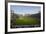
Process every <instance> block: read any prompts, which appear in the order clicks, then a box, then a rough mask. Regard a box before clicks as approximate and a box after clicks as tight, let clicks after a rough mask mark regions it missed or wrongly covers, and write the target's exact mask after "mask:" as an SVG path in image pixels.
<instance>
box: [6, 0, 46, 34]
mask: <svg viewBox="0 0 46 34" xmlns="http://www.w3.org/2000/svg"><path fill="white" fill-rule="evenodd" d="M8 2H13V3H15V2H16V3H32V4H43V30H36V31H21V32H7V31H8V29H7V24H8V21H7V18H8V16H7V15H8V10H7V8H8ZM44 30H45V3H44V2H27V1H8V0H5V34H9V33H25V32H43V31H44Z"/></svg>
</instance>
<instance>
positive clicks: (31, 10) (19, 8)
mask: <svg viewBox="0 0 46 34" xmlns="http://www.w3.org/2000/svg"><path fill="white" fill-rule="evenodd" d="M10 9H11V10H13V11H14V13H16V14H36V13H38V12H39V11H40V10H41V7H40V6H23V5H11V6H10Z"/></svg>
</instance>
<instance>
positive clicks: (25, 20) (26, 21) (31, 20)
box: [16, 17, 40, 25]
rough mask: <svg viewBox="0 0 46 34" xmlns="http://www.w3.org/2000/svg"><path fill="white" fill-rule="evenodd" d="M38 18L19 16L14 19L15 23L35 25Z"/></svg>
mask: <svg viewBox="0 0 46 34" xmlns="http://www.w3.org/2000/svg"><path fill="white" fill-rule="evenodd" d="M39 23H40V20H39V19H37V18H32V17H30V18H29V17H20V18H17V19H16V25H37V24H39Z"/></svg>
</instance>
